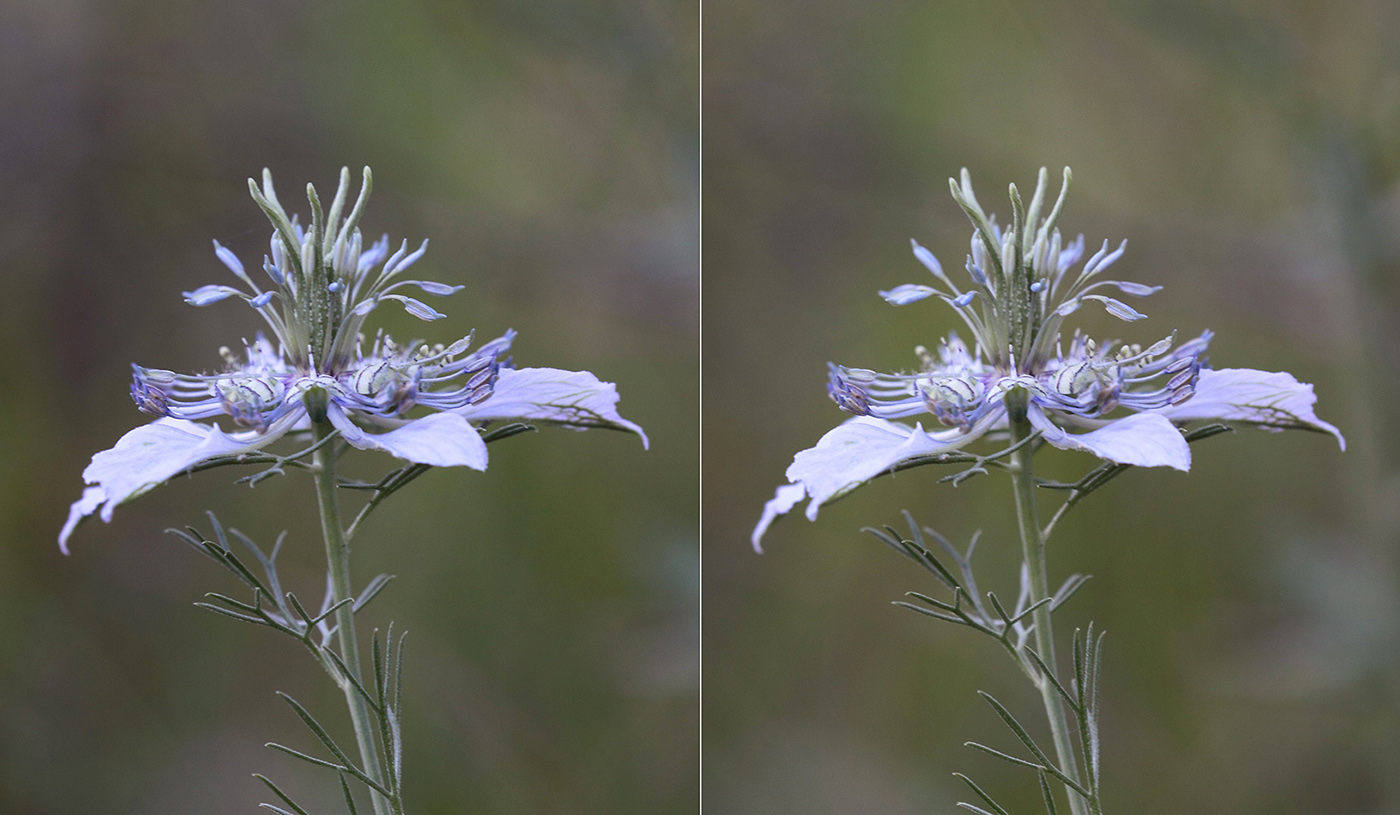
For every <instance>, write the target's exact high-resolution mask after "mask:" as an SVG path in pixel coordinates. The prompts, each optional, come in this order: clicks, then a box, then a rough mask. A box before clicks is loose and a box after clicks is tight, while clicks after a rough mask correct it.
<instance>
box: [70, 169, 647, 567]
mask: <svg viewBox="0 0 1400 815" xmlns="http://www.w3.org/2000/svg"><path fill="white" fill-rule="evenodd" d="M248 186H249V189H250V191H251V192H252V196H253V200H255V201H256V202H257V204H258V206H260V207H261V208H262V210H263V212H264V213H265V214H266V215H267V217H268V219H269V220H270V221H271V222H272V226H273V232H272V238H271V242H270V245H269V248H268V254H267V255H265V256H264V257H263V260H262V273H263V276H265V279H264V280H262V283H261V285H260V284H259V282H258V279H256V278H255V276H254V275H251V274H249V273H248V271H247V270H246V268H245V267H244V265H243V263H242V262H241V261H240V260H239V259H238V257H236V256H235V255H234V253H233V252H231V251H229V250H228V249H227V248H226V247H223V246H221V245H219V243H218V241H215V242H214V253H215V255H217V256H218V258H219V260H220V261H222V262H223V264H224V266H226V267H227V268H228V271H229V272H231V273H232V274H233V276H234V277H235V278H237V281H238V282H239V283H241V284H242V287H235V286H229V285H220V284H211V285H207V286H201V287H199V288H197V289H195V290H194V291H190V292H185V302H187V303H189V304H190V305H193V306H208V305H211V304H213V303H218V302H221V301H225V300H242V301H243V302H245V303H247V304H248V305H249V306H251V307H252V308H253V309H254V310H255V311H256V312H257V313H258V315H259V316H260V317H262V319H263V320H264V321H265V322H266V324H267V327H268V329H269V330H270V331H271V332H272V336H271V338H269V337H267V336H266V335H264V334H263V333H262V332H259V333H258V334H257V336H256V337H255V339H253V340H252V341H251V342H250V341H248V340H244V341H243V350H242V354H237V353H234V352H233V351H230V350H229V349H228V348H221V349H220V354H221V356H222V357H223V360H224V363H225V367H224V368H223V370H221V371H218V372H216V373H210V374H178V373H174V372H171V371H167V370H161V369H156V368H145V367H142V366H139V365H133V366H132V367H133V369H134V373H133V376H132V384H131V398H132V400H133V401H135V403H136V406H137V407H138V408H140V409H141V410H142V411H143V412H145V413H148V414H150V415H153V416H156V417H158V418H157V419H156V420H155V421H154V422H152V423H151V424H148V425H145V426H142V427H138V428H136V429H135V430H132V431H131V432H129V433H127V434H126V435H125V436H123V437H122V438H121V439H120V440H119V441H118V442H117V444H116V446H115V447H113V448H112V449H110V450H105V451H103V452H101V453H98V454H97V455H95V456H93V459H92V464H91V465H89V466H88V468H87V469H86V470H84V471H83V479H84V481H86V482H87V483H88V484H90V485H91V486H89V487H87V488H86V489H85V490H84V491H83V496H82V498H81V499H79V500H78V501H77V502H76V503H74V504H73V506H72V509H71V510H70V511H69V514H68V522H67V523H66V524H65V525H64V527H63V531H62V533H61V534H60V536H59V544H60V546H62V547H63V548H64V551H67V544H68V539H69V537H70V536H71V535H72V533H73V530H74V528H75V527H76V526H77V525H78V523H79V522H80V521H82V520H83V519H84V518H86V517H87V516H89V515H91V514H93V513H94V512H99V510H100V515H101V517H102V519H103V520H104V521H110V520H111V518H112V510H113V509H114V508H115V507H117V506H118V505H120V504H122V503H125V502H126V501H129V500H131V499H133V498H136V497H137V496H139V495H141V494H143V493H144V492H146V491H147V490H149V489H151V488H152V487H154V486H156V485H158V484H161V483H163V482H165V481H167V480H169V479H170V478H172V477H174V476H176V475H178V474H180V473H182V472H186V471H188V470H190V469H191V468H194V467H198V466H200V465H201V464H205V463H207V462H210V461H211V460H215V459H223V458H226V457H237V456H239V455H242V454H246V453H249V452H252V451H255V450H259V449H261V448H263V447H265V446H267V445H269V444H271V443H273V442H275V441H277V440H278V439H280V438H282V437H283V436H285V435H287V434H288V433H309V431H310V429H311V427H312V425H313V424H315V423H322V422H326V421H329V422H330V423H331V424H332V425H334V427H335V428H336V430H338V431H339V433H340V435H341V436H342V437H343V438H344V439H345V441H346V442H348V443H349V444H351V445H353V446H354V447H358V448H360V449H365V450H371V449H372V450H382V451H384V452H387V453H390V454H391V455H393V456H396V457H397V458H400V459H403V460H405V461H409V462H413V463H415V464H425V465H432V466H440V467H447V466H465V467H470V468H473V469H476V470H484V469H485V468H486V461H487V454H486V444H485V441H484V440H483V439H482V435H481V430H482V427H483V426H484V425H486V424H487V423H489V422H493V421H512V420H513V421H521V422H544V423H551V424H560V425H565V426H569V427H573V428H577V429H585V428H590V427H608V428H614V429H618V430H625V431H628V432H632V433H636V434H638V435H640V436H641V437H642V440H643V443H644V444H645V443H646V435H645V434H644V433H643V432H642V429H641V428H640V427H638V426H637V425H635V424H633V423H632V422H629V421H627V420H625V419H623V418H622V417H621V416H619V415H618V413H617V401H618V396H617V389H616V387H615V386H614V385H613V384H612V383H610V382H602V381H599V380H598V378H597V377H595V376H594V375H593V374H591V373H588V372H586V371H564V370H558V369H555V368H520V369H517V368H514V367H512V366H511V362H510V360H509V359H508V358H506V359H503V358H502V357H503V355H504V354H505V353H506V352H507V351H508V350H509V349H510V345H511V342H512V340H513V339H514V338H515V333H514V332H513V331H507V332H506V333H505V334H504V335H503V336H501V337H498V338H496V339H494V340H491V341H490V342H487V343H485V344H483V345H481V346H479V347H477V348H476V349H475V350H472V348H471V346H472V335H471V334H468V335H467V336H465V337H462V338H461V339H459V340H456V341H455V342H453V343H451V344H449V345H442V344H437V345H431V346H430V345H427V344H425V343H423V342H421V341H419V340H413V341H411V342H407V343H398V342H395V341H394V340H393V338H391V337H390V336H388V335H387V334H383V333H382V332H377V333H376V334H375V335H374V336H373V338H372V339H369V338H367V337H366V336H365V333H364V331H365V321H366V319H367V318H368V317H369V315H370V314H371V312H373V311H374V310H375V309H377V308H378V307H380V306H381V305H385V304H387V303H395V304H398V305H401V306H402V307H403V308H404V309H406V310H407V311H408V313H410V314H412V315H413V316H415V317H418V318H420V319H422V320H426V321H433V320H438V319H441V318H442V317H443V316H444V315H443V314H441V313H439V312H438V311H437V310H436V309H434V308H433V307H432V306H430V305H428V304H427V303H425V302H423V301H422V300H419V299H416V298H415V297H411V296H409V295H408V294H405V292H406V291H413V290H416V291H417V292H422V293H425V294H428V295H432V296H439V297H440V296H446V295H450V294H453V293H454V292H457V291H459V290H460V289H461V288H462V287H461V286H449V285H446V284H443V283H435V282H432V281H428V280H412V279H407V278H406V277H405V273H406V272H407V271H408V270H409V269H410V268H411V267H412V266H413V265H414V264H415V263H416V262H417V261H418V260H419V259H420V258H422V257H423V253H424V252H425V251H426V250H427V241H424V242H423V244H422V245H421V246H419V247H418V248H417V249H416V250H414V251H411V252H410V251H409V248H408V242H407V241H404V242H403V243H402V244H401V245H400V247H399V248H398V250H397V251H394V252H393V253H392V254H391V253H390V251H389V249H390V244H389V238H388V236H384V237H382V238H380V239H379V240H377V241H375V242H374V243H372V244H370V245H369V246H366V245H365V243H364V239H363V237H362V236H361V233H360V229H359V223H360V216H361V214H362V213H363V211H364V207H365V203H366V201H367V200H368V199H369V193H370V188H371V177H370V170H369V168H368V167H366V168H365V170H364V181H363V183H362V185H361V187H360V192H359V196H358V197H357V199H356V201H355V203H354V205H353V206H352V207H351V208H350V210H349V212H348V214H347V213H346V211H345V207H346V204H347V203H348V202H349V193H350V173H349V171H348V170H342V172H341V178H340V184H339V188H338V189H337V190H336V195H335V199H334V200H333V201H332V203H331V206H330V209H329V210H323V209H322V207H321V202H320V199H319V198H318V196H317V195H316V191H315V189H314V188H313V187H311V186H310V185H308V187H307V196H308V199H309V201H310V205H311V222H310V224H309V225H308V226H303V225H302V224H301V223H300V222H299V219H298V218H297V217H296V216H289V215H288V214H287V212H286V210H285V209H284V208H283V207H282V204H281V203H280V202H279V201H278V199H277V193H276V191H275V190H274V189H273V185H272V175H271V173H269V172H267V171H266V170H264V171H263V183H262V186H261V187H259V186H258V185H257V183H256V182H254V181H253V180H252V179H249V180H248ZM367 340H368V348H366V344H367ZM414 408H427V409H428V410H429V411H430V412H427V413H426V414H425V415H422V416H419V417H417V418H410V416H409V415H408V414H409V413H410V411H411V410H412V409H414ZM216 419H223V420H225V423H226V424H227V425H228V426H229V427H228V430H225V429H223V428H221V427H220V426H219V425H218V424H217V423H216V422H214V421H212V420H216Z"/></svg>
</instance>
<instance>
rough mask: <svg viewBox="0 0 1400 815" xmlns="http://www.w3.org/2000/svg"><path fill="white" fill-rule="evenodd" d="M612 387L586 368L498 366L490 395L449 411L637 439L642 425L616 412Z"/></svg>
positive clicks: (473, 417) (477, 418)
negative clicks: (601, 429)
mask: <svg viewBox="0 0 1400 815" xmlns="http://www.w3.org/2000/svg"><path fill="white" fill-rule="evenodd" d="M617 400H618V395H617V386H616V385H614V384H613V383H611V382H603V381H600V380H599V379H598V377H596V376H594V375H593V374H591V373H589V372H588V371H563V370H560V369H558V368H520V369H515V368H502V369H501V373H500V377H499V378H497V380H496V388H495V390H494V391H493V392H492V394H491V396H490V398H488V399H487V400H486V401H484V402H482V403H481V404H479V405H470V406H468V407H465V408H462V409H461V410H457V411H454V413H456V414H457V415H459V416H463V417H465V418H468V419H471V420H473V421H482V422H484V421H495V420H502V421H513V420H514V421H523V422H549V423H551V424H561V425H565V426H567V427H571V428H574V429H577V430H585V429H587V428H590V427H610V428H613V429H616V430H626V431H628V432H630V433H636V434H637V435H638V436H641V437H642V446H643V447H648V446H650V441H649V440H648V439H647V434H646V433H645V432H644V431H643V430H642V428H641V427H640V426H638V425H636V424H633V423H632V422H629V421H627V420H626V419H624V418H622V417H621V416H619V415H618V413H617Z"/></svg>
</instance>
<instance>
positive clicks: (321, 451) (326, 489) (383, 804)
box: [312, 421, 402, 815]
mask: <svg viewBox="0 0 1400 815" xmlns="http://www.w3.org/2000/svg"><path fill="white" fill-rule="evenodd" d="M314 427H315V432H316V441H317V443H319V442H321V441H322V440H323V439H324V438H326V437H327V436H329V435H330V434H331V433H332V432H334V430H335V428H334V427H333V426H332V425H331V424H330V422H325V421H322V422H317V423H315V425H314ZM334 447H335V445H334V444H329V445H324V446H321V447H318V448H317V450H316V457H315V458H314V459H313V460H312V463H313V466H314V468H315V473H316V497H317V498H318V499H319V502H320V506H321V534H322V536H323V537H324V538H325V541H326V565H327V567H329V569H330V575H331V603H332V604H335V603H339V602H340V601H342V600H344V599H345V598H347V597H353V596H354V594H353V593H352V590H351V587H350V542H349V540H348V539H347V538H346V537H345V530H344V528H343V527H341V525H340V502H339V500H338V498H337V496H336V486H335V450H334ZM352 605H353V603H346V604H345V605H343V606H341V607H340V608H339V609H337V610H336V612H335V625H336V634H337V637H338V638H339V642H340V658H341V659H342V660H343V661H344V662H345V666H346V667H347V668H349V669H350V672H351V673H352V674H353V675H354V677H355V679H356V681H359V680H360V646H359V641H358V640H357V639H356V637H355V612H354V610H353V609H352V608H351V606H352ZM361 684H363V683H361ZM341 690H343V691H344V692H345V702H346V704H347V705H348V706H349V708H350V721H351V722H352V723H353V724H354V726H355V741H356V743H358V744H359V747H360V761H361V762H362V764H363V769H364V772H365V774H366V775H368V776H369V777H370V778H373V779H374V780H375V782H376V783H379V784H383V783H384V769H383V766H382V765H381V764H380V761H379V748H378V745H376V743H375V740H374V731H375V727H376V725H375V719H374V717H373V716H372V715H371V712H370V709H369V705H368V703H366V702H365V699H364V697H362V696H360V694H359V692H358V691H357V690H356V689H355V687H354V685H352V684H350V683H349V682H342V683H341ZM369 794H370V800H371V801H372V802H373V803H374V812H375V815H393V813H395V812H396V811H397V812H402V809H401V807H400V806H398V805H397V802H390V801H389V800H388V799H386V798H385V797H384V796H382V795H380V794H379V793H377V792H375V791H374V790H370V791H369ZM396 797H397V796H396Z"/></svg>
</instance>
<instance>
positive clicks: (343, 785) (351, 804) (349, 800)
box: [340, 773, 1054, 815]
mask: <svg viewBox="0 0 1400 815" xmlns="http://www.w3.org/2000/svg"><path fill="white" fill-rule="evenodd" d="M340 791H341V792H343V793H345V808H346V809H347V810H349V812H350V815H360V812H359V810H357V809H356V808H355V796H353V795H351V794H350V785H349V784H348V783H347V782H346V781H345V773H341V774H340ZM1051 815H1054V813H1051Z"/></svg>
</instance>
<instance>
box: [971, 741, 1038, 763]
mask: <svg viewBox="0 0 1400 815" xmlns="http://www.w3.org/2000/svg"><path fill="white" fill-rule="evenodd" d="M963 746H964V747H971V748H972V749H974V750H981V751H982V752H984V753H987V754H988V755H993V756H996V757H997V758H999V759H1001V760H1002V761H1009V762H1011V763H1012V764H1015V765H1017V766H1020V767H1030V768H1031V769H1032V770H1044V769H1045V766H1044V765H1043V764H1036V763H1035V762H1034V761H1026V760H1025V759H1024V758H1017V757H1015V756H1013V755H1009V754H1007V753H1003V752H1002V751H1000V750H997V749H995V748H993V747H988V746H987V745H985V744H981V743H979V742H975V741H965V742H963Z"/></svg>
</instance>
